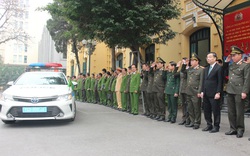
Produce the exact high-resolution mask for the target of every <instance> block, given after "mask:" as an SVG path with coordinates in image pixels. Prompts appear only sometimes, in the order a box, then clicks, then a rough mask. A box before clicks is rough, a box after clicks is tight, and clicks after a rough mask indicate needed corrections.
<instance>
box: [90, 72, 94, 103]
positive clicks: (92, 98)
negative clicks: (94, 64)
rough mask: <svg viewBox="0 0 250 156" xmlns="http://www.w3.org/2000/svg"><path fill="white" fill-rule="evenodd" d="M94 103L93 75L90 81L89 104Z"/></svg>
mask: <svg viewBox="0 0 250 156" xmlns="http://www.w3.org/2000/svg"><path fill="white" fill-rule="evenodd" d="M94 101H95V74H94V73H93V74H92V77H91V79H90V102H92V103H94Z"/></svg>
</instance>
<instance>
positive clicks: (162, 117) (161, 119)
mask: <svg viewBox="0 0 250 156" xmlns="http://www.w3.org/2000/svg"><path fill="white" fill-rule="evenodd" d="M164 120H165V117H164V116H161V117H160V118H159V119H158V120H157V121H164Z"/></svg>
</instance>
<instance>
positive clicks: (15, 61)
mask: <svg viewBox="0 0 250 156" xmlns="http://www.w3.org/2000/svg"><path fill="white" fill-rule="evenodd" d="M13 63H17V55H13Z"/></svg>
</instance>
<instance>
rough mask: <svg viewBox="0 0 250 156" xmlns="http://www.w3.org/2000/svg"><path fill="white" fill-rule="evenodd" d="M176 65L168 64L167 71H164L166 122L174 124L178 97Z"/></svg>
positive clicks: (172, 62)
mask: <svg viewBox="0 0 250 156" xmlns="http://www.w3.org/2000/svg"><path fill="white" fill-rule="evenodd" d="M175 68H176V63H175V62H174V61H171V62H169V65H168V69H167V71H166V88H165V93H166V94H167V99H168V113H169V114H168V119H167V120H166V121H167V122H171V123H175V122H176V117H177V109H178V103H177V102H178V95H179V85H180V78H179V77H177V76H175V74H176V71H175Z"/></svg>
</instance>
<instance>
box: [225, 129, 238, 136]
mask: <svg viewBox="0 0 250 156" xmlns="http://www.w3.org/2000/svg"><path fill="white" fill-rule="evenodd" d="M236 134H237V132H236V131H232V130H230V131H228V132H226V133H225V135H236Z"/></svg>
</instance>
